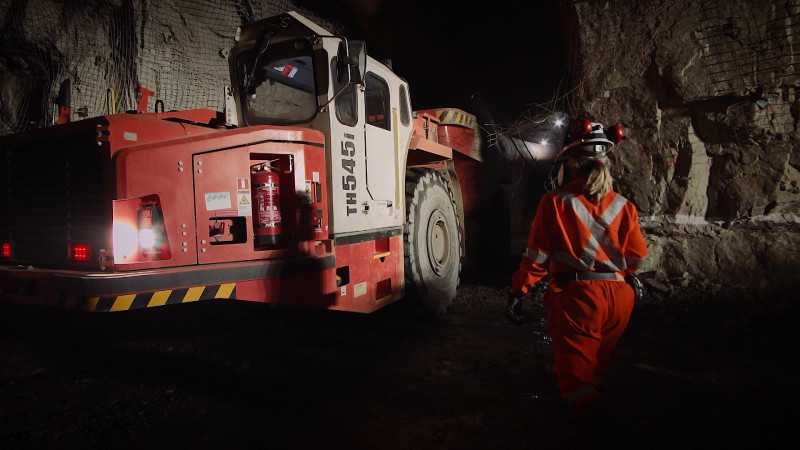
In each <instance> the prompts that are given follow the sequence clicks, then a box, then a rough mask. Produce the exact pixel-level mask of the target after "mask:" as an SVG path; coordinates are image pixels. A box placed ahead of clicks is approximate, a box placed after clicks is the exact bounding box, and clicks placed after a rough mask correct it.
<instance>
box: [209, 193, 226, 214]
mask: <svg viewBox="0 0 800 450" xmlns="http://www.w3.org/2000/svg"><path fill="white" fill-rule="evenodd" d="M205 196H206V211H216V210H218V209H231V193H230V192H206V193H205Z"/></svg>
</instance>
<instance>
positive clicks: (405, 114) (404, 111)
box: [400, 84, 411, 127]
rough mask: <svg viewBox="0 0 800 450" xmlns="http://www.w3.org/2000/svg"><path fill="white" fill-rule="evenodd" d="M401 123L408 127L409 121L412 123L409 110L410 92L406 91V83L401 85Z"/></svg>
mask: <svg viewBox="0 0 800 450" xmlns="http://www.w3.org/2000/svg"><path fill="white" fill-rule="evenodd" d="M400 123H402V124H403V126H404V127H407V126H408V124H409V123H411V113H410V112H409V107H408V94H407V93H406V87H405V86H404V85H402V84H401V85H400Z"/></svg>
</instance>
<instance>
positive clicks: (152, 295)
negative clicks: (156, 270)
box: [59, 283, 236, 312]
mask: <svg viewBox="0 0 800 450" xmlns="http://www.w3.org/2000/svg"><path fill="white" fill-rule="evenodd" d="M212 298H236V283H224V284H219V285H212V286H194V287H189V288H182V289H167V290H163V291H155V292H142V293H138V294H125V295H116V296H110V297H81V296H77V295H66V294H61V295H60V296H59V304H60V305H61V306H64V307H65V308H71V309H82V310H85V311H95V312H108V311H127V310H129V309H139V308H152V307H154V306H163V305H174V304H178V303H189V302H196V301H198V300H208V299H212Z"/></svg>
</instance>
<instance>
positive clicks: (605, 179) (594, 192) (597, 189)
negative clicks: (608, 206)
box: [569, 156, 614, 202]
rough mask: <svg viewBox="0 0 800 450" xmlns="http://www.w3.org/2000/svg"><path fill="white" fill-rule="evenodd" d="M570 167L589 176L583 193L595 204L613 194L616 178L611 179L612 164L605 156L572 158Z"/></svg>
mask: <svg viewBox="0 0 800 450" xmlns="http://www.w3.org/2000/svg"><path fill="white" fill-rule="evenodd" d="M569 161H570V165H571V166H572V167H574V168H576V169H578V170H580V171H581V172H583V173H585V174H587V175H588V177H587V180H586V184H585V185H584V186H583V192H584V193H585V194H586V196H587V197H589V198H590V199H591V200H592V201H593V202H598V201H600V199H602V198H603V196H605V195H606V194H608V193H609V192H611V189H612V188H613V184H614V178H612V177H611V170H610V169H609V165H610V164H611V162H610V161H609V160H608V158H607V157H605V156H600V157H596V156H571V157H570V158H569Z"/></svg>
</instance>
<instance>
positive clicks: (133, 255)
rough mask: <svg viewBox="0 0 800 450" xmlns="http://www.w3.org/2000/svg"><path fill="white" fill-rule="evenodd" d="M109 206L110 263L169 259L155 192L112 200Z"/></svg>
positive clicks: (163, 224)
mask: <svg viewBox="0 0 800 450" xmlns="http://www.w3.org/2000/svg"><path fill="white" fill-rule="evenodd" d="M113 209H114V212H113V216H114V221H113V233H112V242H113V251H112V252H113V255H114V264H132V263H141V262H147V261H158V260H164V259H170V258H172V252H171V251H170V247H169V239H168V238H167V227H166V224H165V223H164V213H163V212H162V211H161V203H160V202H159V198H158V195H156V194H153V195H146V196H144V197H136V198H129V199H124V200H114V203H113ZM184 251H186V249H185V248H184Z"/></svg>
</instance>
